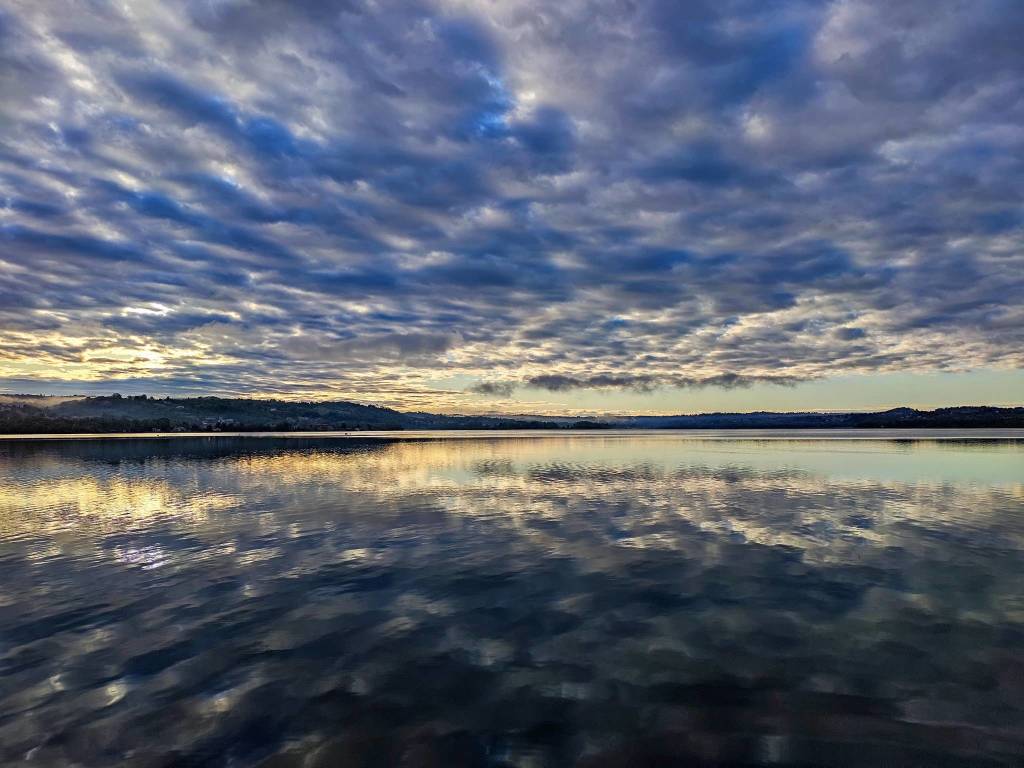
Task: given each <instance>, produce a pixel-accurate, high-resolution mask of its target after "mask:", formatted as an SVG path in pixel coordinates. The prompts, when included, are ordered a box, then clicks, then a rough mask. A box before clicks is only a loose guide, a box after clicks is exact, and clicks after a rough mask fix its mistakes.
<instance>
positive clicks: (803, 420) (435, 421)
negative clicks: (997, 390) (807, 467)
mask: <svg viewBox="0 0 1024 768" xmlns="http://www.w3.org/2000/svg"><path fill="white" fill-rule="evenodd" d="M613 427H614V428H620V429H621V428H636V429H823V428H824V429H865V428H900V427H906V428H999V427H1017V428H1020V427H1024V408H1021V407H1016V408H996V407H990V406H962V407H956V408H939V409H936V410H933V411H919V410H915V409H913V408H894V409H891V410H887V411H882V412H877V413H815V412H805V413H772V412H767V411H760V412H755V413H705V414H691V415H666V416H608V417H603V418H601V419H599V420H595V419H593V418H580V417H571V416H559V417H553V416H526V417H522V416H449V415H442V414H432V413H418V412H417V413H408V412H402V411H396V410H393V409H391V408H383V407H380V406H375V405H363V404H359V403H352V402H345V401H325V402H291V401H286V400H256V399H245V398H223V397H190V398H154V397H147V396H146V395H132V396H121V395H117V394H114V395H107V396H100V397H84V396H83V397H47V396H41V395H0V434H37V433H38V434H51V433H52V434H61V433H64V434H67V433H85V432H100V433H110V432H154V431H155V432H271V431H274V432H295V431H303V432H304V431H313V432H315V431H328V430H329V431H337V430H340V431H361V430H416V429H566V428H570V429H602V428H613Z"/></svg>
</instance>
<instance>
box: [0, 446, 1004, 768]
mask: <svg viewBox="0 0 1024 768" xmlns="http://www.w3.org/2000/svg"><path fill="white" fill-rule="evenodd" d="M1022 469H1024V442H1021V441H1019V440H984V441H921V440H910V441H906V440H904V441H896V440H889V441H887V440H869V441H841V440H840V441H835V440H832V441H820V440H799V439H793V440H783V441H766V440H722V439H708V438H703V437H700V436H693V435H671V434H665V435H656V436H649V435H636V436H628V435H627V436H623V435H611V436H602V435H587V436H558V437H552V436H544V437H528V436H496V437H493V438H478V439H472V440H458V439H446V440H400V439H395V438H365V437H364V438H348V439H332V438H304V437H299V438H283V437H282V438H256V437H201V438H178V439H168V440H122V439H118V440H78V441H39V442H33V441H12V442H0V761H2V762H5V763H6V762H18V761H21V760H25V759H31V760H32V761H34V762H35V764H57V765H59V764H69V765H70V764H78V765H97V766H99V765H111V764H123V765H146V766H148V765H167V764H171V763H176V762H183V763H190V764H203V765H206V764H210V765H225V764H229V763H230V764H232V765H260V764H266V765H267V766H270V765H295V766H298V765H325V766H326V765H336V764H346V765H368V766H369V765H392V764H395V765H397V764H407V765H444V766H457V765H481V766H486V765H494V766H498V765H516V766H526V765H533V766H547V765H551V766H555V765H573V764H578V765H588V766H590V765H594V766H619V765H621V766H625V765H647V764H662V763H664V761H666V760H668V761H677V762H682V763H686V761H691V762H693V761H697V762H699V763H701V764H736V763H740V764H792V765H808V764H812V765H813V764H822V765H877V764H880V763H887V762H888V763H889V764H901V765H929V766H932V765H964V764H976V765H1015V764H1017V758H1019V756H1020V754H1021V749H1022V748H1024V653H1022V651H1021V650H1020V649H1021V648H1024V598H1022V597H1021V596H1022V595H1024V485H1022V479H1024V472H1022ZM343 761H347V762H343ZM658 761H661V763H659V762H658ZM30 764H32V763H30Z"/></svg>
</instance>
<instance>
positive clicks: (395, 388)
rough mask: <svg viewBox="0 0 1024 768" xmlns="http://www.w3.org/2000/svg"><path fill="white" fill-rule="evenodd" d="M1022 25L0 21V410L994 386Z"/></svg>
mask: <svg viewBox="0 0 1024 768" xmlns="http://www.w3.org/2000/svg"><path fill="white" fill-rule="evenodd" d="M1022 34H1024V10H1022V9H1021V7H1020V4H1019V3H1015V2H1011V1H1010V0H981V1H980V2H977V3H972V4H968V5H964V4H962V3H959V2H955V0H939V2H924V0H912V1H911V2H905V3H899V4H896V5H893V4H891V3H883V2H881V0H844V2H829V1H826V0H822V1H821V2H817V1H811V0H787V1H786V2H780V3H771V4H765V3H762V2H757V1H756V0H727V1H726V2H719V1H716V2H711V1H710V0H700V1H699V2H692V3H686V4H685V5H682V6H681V5H680V4H678V3H671V2H668V1H667V0H642V1H641V2H639V3H629V4H622V3H616V2H601V3H598V4H596V5H594V4H592V3H583V2H577V1H576V0H570V1H569V2H565V3H559V4H558V5H557V7H553V6H550V5H540V4H537V3H536V2H534V0H511V1H510V2H507V3H501V4H484V3H475V2H463V1H462V0H437V1H436V2H433V1H431V2H414V3H407V2H402V3H398V2H389V1H385V2H382V3H372V4H370V3H365V2H362V0H343V1H342V0H339V1H337V2H313V1H312V0H303V1H302V2H282V1H281V0H257V1H256V2H252V1H246V2H242V1H241V0H222V1H221V2H217V3H210V2H206V0H196V1H195V2H186V3H185V4H184V5H183V7H182V12H181V13H176V14H164V13H157V12H156V10H155V9H149V8H147V7H145V6H131V5H129V6H122V5H117V4H108V3H94V4H90V5H89V6H88V7H83V8H78V9H76V13H75V14H68V13H67V11H66V8H65V7H64V5H63V4H61V3H58V2H53V1H51V0H40V1H39V2H35V3H31V4H18V5H16V6H10V7H4V8H0V122H2V125H3V127H4V130H3V131H2V132H0V384H3V386H5V387H7V388H12V387H14V388H18V387H21V388H25V387H28V385H26V384H25V382H32V381H36V382H37V383H38V387H37V388H45V386H48V385H47V382H49V383H50V384H49V385H50V386H52V384H53V382H55V381H59V380H61V377H66V378H67V379H69V380H71V381H72V382H74V381H81V382H82V388H83V389H82V391H84V389H85V388H86V382H87V381H96V380H98V379H108V380H109V379H116V380H120V381H133V382H146V381H150V382H152V383H153V386H154V387H158V386H163V387H165V388H168V391H174V392H180V391H184V390H185V389H187V382H189V381H192V382H194V383H195V389H196V390H200V389H208V388H214V389H218V390H219V391H230V392H233V393H238V392H247V391H249V392H277V393H288V392H292V393H300V392H301V393H308V392H334V393H344V394H347V395H350V396H363V397H365V398H367V399H380V400H385V401H387V402H392V403H395V404H406V405H415V404H420V405H423V406H424V407H426V406H428V405H432V403H431V402H430V398H429V397H428V396H425V395H424V394H423V393H425V392H429V391H431V388H432V387H433V388H435V389H437V390H438V392H440V391H441V389H442V388H443V386H442V385H438V384H436V382H437V381H438V380H440V379H444V378H445V377H450V376H457V377H461V378H462V379H463V380H465V381H468V382H470V383H469V384H465V385H463V386H464V388H465V389H466V390H467V392H468V393H469V394H466V395H465V396H462V395H451V394H450V393H447V394H445V395H444V397H445V398H448V399H447V400H444V402H443V405H444V406H445V407H450V408H453V409H457V408H458V407H459V404H460V403H466V404H470V405H472V404H473V403H477V404H479V403H480V402H481V397H489V398H503V397H509V396H511V395H512V394H513V393H514V392H516V391H529V390H533V391H542V392H565V391H569V390H575V389H580V388H594V389H611V388H618V389H626V390H635V391H652V390H656V389H663V388H668V387H704V386H708V387H724V388H728V387H736V386H746V385H749V384H760V383H778V384H788V383H792V382H795V381H800V380H806V379H815V378H820V377H825V376H829V375H831V374H834V373H837V372H858V371H859V372H871V371H880V370H896V369H902V370H922V371H925V370H927V371H932V370H952V369H962V368H974V367H984V366H996V367H1017V368H1019V367H1020V366H1021V365H1022V363H1024V357H1022V353H1021V349H1024V303H1022V300H1021V298H1020V297H1021V296H1024V251H1022V242H1024V214H1022V211H1024V183H1022V181H1021V179H1024V130H1022V129H1021V127H1020V126H1021V125H1024V56H1022V55H1021V53H1020V47H1019V40H1020V38H1021V35H1022ZM160 382H162V383H160ZM432 382H434V383H432ZM474 382H475V383H474ZM69 386H70V385H69ZM88 386H92V385H91V384H90V385H88ZM28 388H31V387H28ZM462 388H463V387H459V389H462ZM473 395H475V397H474V396H473ZM439 397H440V395H439ZM460 397H461V398H463V399H461V400H460V399H459V398H460ZM442 399H443V398H442Z"/></svg>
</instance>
